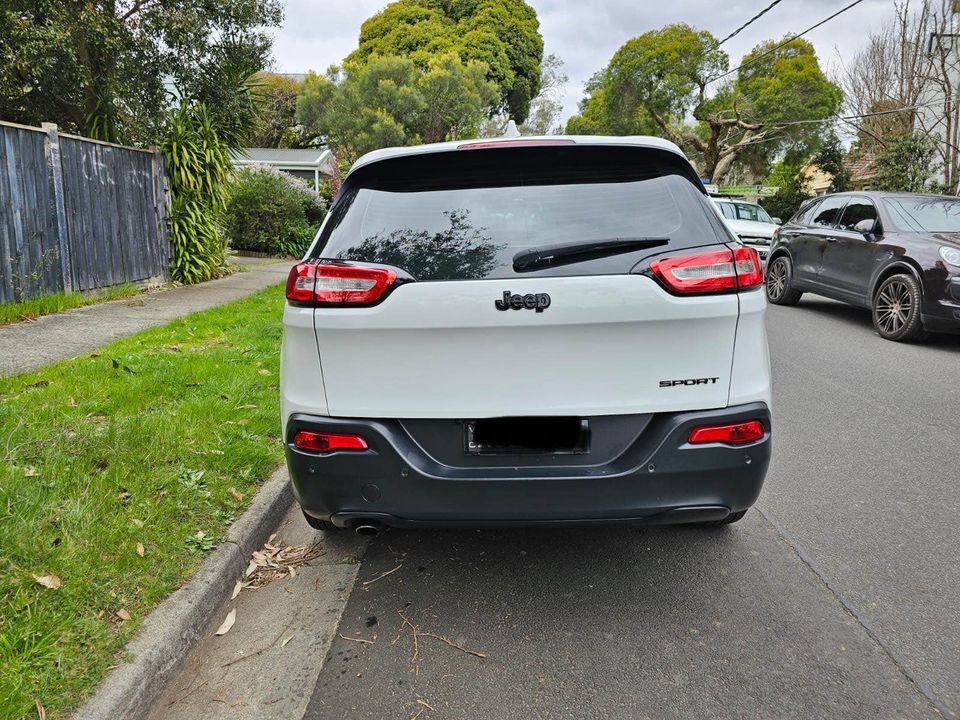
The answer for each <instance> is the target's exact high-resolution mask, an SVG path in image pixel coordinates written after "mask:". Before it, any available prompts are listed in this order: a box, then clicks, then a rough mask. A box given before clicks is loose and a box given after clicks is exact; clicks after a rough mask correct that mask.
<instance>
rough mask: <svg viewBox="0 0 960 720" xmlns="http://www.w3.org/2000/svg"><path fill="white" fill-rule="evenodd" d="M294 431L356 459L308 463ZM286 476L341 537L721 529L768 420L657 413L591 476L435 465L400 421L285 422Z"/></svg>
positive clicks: (740, 499)
mask: <svg viewBox="0 0 960 720" xmlns="http://www.w3.org/2000/svg"><path fill="white" fill-rule="evenodd" d="M747 420H760V421H762V422H763V424H764V428H765V429H766V434H765V435H764V437H763V439H761V440H758V441H757V442H754V443H750V444H748V445H741V446H737V447H731V446H726V445H721V444H707V445H691V444H689V443H688V442H687V438H688V437H689V435H690V431H691V430H692V429H693V428H695V427H698V426H701V425H719V424H732V423H737V422H744V421H747ZM299 430H313V431H320V432H331V433H356V434H359V435H361V436H362V437H363V438H364V439H365V440H366V442H367V444H368V446H369V449H368V450H365V451H362V452H334V453H329V454H325V455H315V454H309V453H305V452H302V451H300V450H299V449H297V448H296V447H294V445H293V444H292V441H293V437H294V435H295V434H296V432H297V431H299ZM286 439H287V449H286V454H287V466H288V467H289V470H290V478H291V481H292V484H293V491H294V495H295V496H296V498H297V500H298V501H299V502H300V505H301V506H302V507H303V509H304V511H305V512H306V513H307V514H309V515H311V516H313V517H317V518H321V519H324V520H330V521H331V522H333V523H335V524H337V525H340V526H347V525H353V524H356V523H358V522H359V521H361V520H368V521H369V520H374V521H378V522H381V523H384V524H386V525H396V526H419V525H425V526H426V525H477V526H483V525H512V524H524V525H529V524H540V523H543V524H560V523H598V522H604V523H606V522H642V523H651V524H653V523H682V522H702V521H708V520H720V519H723V518H724V517H726V516H727V515H728V514H729V513H731V512H736V511H739V510H745V509H746V508H748V507H750V506H751V505H752V504H753V503H754V502H755V501H756V499H757V497H758V496H759V494H760V488H761V486H762V484H763V480H764V477H765V475H766V472H767V466H768V465H769V462H770V446H771V424H770V412H769V409H768V408H767V406H766V405H765V404H763V403H751V404H749V405H741V406H737V407H732V408H725V409H722V410H708V411H698V412H683V413H663V414H657V415H654V416H652V418H651V419H650V420H649V422H647V423H646V424H645V427H644V428H643V431H642V432H641V433H640V434H639V435H638V436H637V437H636V439H635V440H633V441H632V442H631V443H630V444H629V445H628V446H627V448H626V449H625V450H624V451H623V452H622V453H620V454H619V455H618V456H617V457H615V458H613V459H612V460H610V461H609V462H606V463H602V464H599V465H589V464H582V463H580V464H577V465H562V464H561V465H556V464H551V465H543V466H531V465H527V466H523V467H496V468H492V467H487V468H479V467H466V466H465V467H454V466H451V465H450V464H449V463H440V462H438V461H437V460H436V459H434V458H433V457H431V456H430V455H429V454H427V452H426V451H424V449H423V448H422V447H421V445H420V444H418V443H417V442H416V441H414V439H413V438H412V437H411V436H410V434H409V433H408V432H407V431H406V430H405V428H404V425H403V423H402V421H400V420H366V419H362V420H361V419H355V418H328V417H318V416H312V415H299V414H298V415H293V416H292V417H291V418H290V420H289V422H288V425H287V429H286Z"/></svg>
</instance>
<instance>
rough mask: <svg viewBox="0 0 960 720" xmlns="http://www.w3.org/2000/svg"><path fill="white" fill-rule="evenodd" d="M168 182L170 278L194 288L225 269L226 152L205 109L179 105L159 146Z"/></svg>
mask: <svg viewBox="0 0 960 720" xmlns="http://www.w3.org/2000/svg"><path fill="white" fill-rule="evenodd" d="M161 150H162V152H163V156H164V160H165V162H166V169H167V175H168V177H169V178H170V186H171V188H170V189H171V193H172V196H173V201H172V202H171V208H170V243H171V245H172V248H173V259H172V262H171V269H170V274H171V276H172V278H173V279H174V280H175V281H178V282H183V283H195V282H200V281H202V280H208V279H210V278H212V277H215V276H216V275H217V274H218V273H220V272H221V271H222V269H223V267H224V265H225V263H226V253H225V249H226V248H225V244H224V240H223V235H222V233H221V229H220V222H221V216H222V213H223V210H224V207H225V206H226V201H227V193H226V182H227V177H228V174H229V172H230V166H231V164H230V149H229V147H228V146H227V144H226V143H225V142H224V141H223V140H222V139H221V137H220V135H219V134H218V130H217V128H216V126H215V125H214V124H213V120H212V118H211V117H210V113H209V111H208V110H207V108H206V106H205V105H202V104H195V103H190V102H186V101H185V102H183V103H182V104H181V106H180V108H179V109H178V110H177V111H176V113H174V115H173V117H172V119H171V121H170V126H169V129H168V131H167V134H166V137H164V139H163V144H162V146H161Z"/></svg>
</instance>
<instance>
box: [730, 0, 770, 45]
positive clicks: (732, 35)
mask: <svg viewBox="0 0 960 720" xmlns="http://www.w3.org/2000/svg"><path fill="white" fill-rule="evenodd" d="M781 2H782V0H773V2H772V3H770V4H769V5H767V6H766V7H765V8H764V9H763V10H761V11H760V12H758V13H757V14H756V15H754V16H753V17H752V18H750V19H749V20H747V21H746V22H745V23H744V24H743V25H741V26H740V27H738V28H737V29H736V30H734V31H733V32H732V33H730V34H729V35H727V36H726V37H725V38H724V39H723V40H721V41H720V42H718V43H717V47H720V46H721V45H723V44H724V43H725V42H726V41H727V40H729V39H730V38H732V37H735V36H736V35H739V34H740V32H741V31H742V30H744V29H746V28H747V27H749V26H750V25H752V24H753V23H754V22H756V21H757V20H759V19H760V18H761V17H763V16H764V15H766V14H767V13H768V12H770V10H772V9H773V7H774V6H776V5H779V4H780V3H781Z"/></svg>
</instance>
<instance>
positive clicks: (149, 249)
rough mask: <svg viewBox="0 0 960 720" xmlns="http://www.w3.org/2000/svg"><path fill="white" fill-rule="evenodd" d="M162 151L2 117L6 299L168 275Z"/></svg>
mask: <svg viewBox="0 0 960 720" xmlns="http://www.w3.org/2000/svg"><path fill="white" fill-rule="evenodd" d="M167 196H168V191H167V180H166V176H165V174H164V171H163V162H162V159H161V156H160V154H159V151H158V150H156V149H152V150H140V149H137V148H129V147H123V146H120V145H112V144H110V143H103V142H98V141H95V140H89V139H87V138H81V137H77V136H74V135H66V134H60V133H58V132H57V128H56V126H55V125H47V124H45V125H44V126H43V127H42V128H33V127H26V126H23V125H14V124H11V123H3V122H0V302H17V301H20V300H26V299H29V298H32V297H36V296H39V295H45V294H48V293H54V292H76V291H85V290H94V289H96V288H103V287H108V286H110V285H119V284H121V283H127V282H132V283H137V282H144V281H148V282H149V281H163V280H166V279H167V278H168V277H169V267H170V242H169V230H168V226H167Z"/></svg>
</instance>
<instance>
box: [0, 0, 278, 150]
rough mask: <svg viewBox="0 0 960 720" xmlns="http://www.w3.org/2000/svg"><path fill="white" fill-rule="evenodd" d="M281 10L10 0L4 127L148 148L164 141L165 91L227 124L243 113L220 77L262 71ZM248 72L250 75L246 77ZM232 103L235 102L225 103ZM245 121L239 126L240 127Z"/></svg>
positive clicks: (268, 0)
mask: <svg viewBox="0 0 960 720" xmlns="http://www.w3.org/2000/svg"><path fill="white" fill-rule="evenodd" d="M281 7H282V6H281V2H280V0H259V1H258V2H250V0H221V1H219V2H208V1H207V0H165V1H164V2H162V3H161V2H149V1H148V2H144V1H143V0H115V1H113V2H87V3H73V2H62V1H61V0H6V2H5V3H4V7H3V10H2V11H0V59H2V62H0V117H2V118H3V119H5V120H12V121H15V122H21V123H26V124H31V125H39V124H40V123H41V122H45V121H46V122H56V123H57V124H58V125H60V126H61V128H63V129H64V130H67V131H70V132H76V133H80V134H84V135H88V136H91V137H96V138H99V139H102V140H110V141H114V142H124V143H140V144H149V143H153V142H156V141H157V139H158V138H159V137H160V136H161V134H162V132H163V126H164V123H165V114H166V101H165V90H164V83H165V82H166V81H167V80H172V81H173V83H174V84H175V85H176V86H177V87H178V88H180V89H181V90H183V91H184V93H185V94H187V95H189V96H190V97H192V98H194V99H195V100H197V101H200V102H204V103H205V104H207V105H208V107H210V108H211V109H212V112H214V113H215V114H216V113H217V111H218V110H219V109H221V108H222V109H223V111H224V112H223V113H222V115H220V116H219V117H221V118H223V119H229V118H239V116H238V114H237V113H238V112H239V111H242V101H243V100H242V98H240V99H239V102H240V103H241V106H238V107H231V106H230V104H231V103H230V102H221V100H222V99H223V98H219V99H218V96H220V95H221V94H222V92H223V91H224V90H230V89H232V88H234V87H235V85H233V84H227V83H224V82H223V73H224V72H225V69H226V71H227V72H230V71H231V70H230V68H237V67H246V68H247V69H248V72H247V75H249V74H250V72H254V71H256V70H260V69H262V68H263V67H264V65H263V63H264V62H265V58H266V56H267V54H268V49H269V46H270V39H269V36H268V35H267V34H266V33H265V32H264V28H265V27H269V26H276V25H278V24H279V23H280V20H281V17H282V12H281ZM250 68H253V69H252V70H250ZM231 102H232V101H231ZM241 119H242V118H241Z"/></svg>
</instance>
